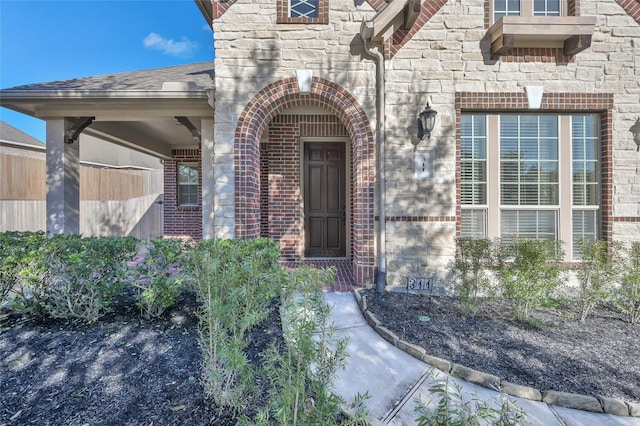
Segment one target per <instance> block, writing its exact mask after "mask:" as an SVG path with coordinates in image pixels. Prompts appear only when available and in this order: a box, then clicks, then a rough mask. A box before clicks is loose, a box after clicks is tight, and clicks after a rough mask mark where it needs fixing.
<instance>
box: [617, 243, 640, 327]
mask: <svg viewBox="0 0 640 426" xmlns="http://www.w3.org/2000/svg"><path fill="white" fill-rule="evenodd" d="M626 254H627V256H626V265H625V269H624V274H623V278H622V285H621V287H620V289H619V290H618V293H617V294H616V297H615V299H614V304H615V306H616V307H617V308H618V309H619V310H620V311H621V312H622V313H624V314H625V315H626V317H627V321H629V322H630V323H631V324H638V323H639V322H640V242H638V241H635V242H633V243H631V246H630V247H629V248H628V250H627V252H626Z"/></svg>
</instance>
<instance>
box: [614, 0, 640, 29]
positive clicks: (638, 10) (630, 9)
mask: <svg viewBox="0 0 640 426" xmlns="http://www.w3.org/2000/svg"><path fill="white" fill-rule="evenodd" d="M616 2H618V4H619V5H620V6H622V8H623V9H624V10H625V11H626V12H627V13H628V14H629V16H631V17H632V18H633V19H634V20H635V21H636V22H637V23H638V24H640V1H638V0H616Z"/></svg>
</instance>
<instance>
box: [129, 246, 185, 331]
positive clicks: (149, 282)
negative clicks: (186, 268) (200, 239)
mask: <svg viewBox="0 0 640 426" xmlns="http://www.w3.org/2000/svg"><path fill="white" fill-rule="evenodd" d="M141 245H142V246H143V247H144V248H146V250H144V251H146V254H145V259H144V262H143V263H142V264H140V265H138V266H137V267H136V268H135V269H134V270H133V274H132V285H133V287H134V288H135V289H136V305H137V306H138V308H140V314H141V315H142V317H143V318H145V319H151V318H160V317H161V316H162V314H163V313H164V312H165V310H166V309H167V308H169V307H170V306H173V305H174V304H175V302H176V300H177V298H178V296H180V293H181V292H182V289H183V288H184V277H183V275H182V274H180V273H179V271H178V270H177V267H178V266H179V265H180V262H181V260H182V258H183V250H184V243H183V241H182V240H179V239H164V238H158V239H155V240H152V241H149V242H145V243H141Z"/></svg>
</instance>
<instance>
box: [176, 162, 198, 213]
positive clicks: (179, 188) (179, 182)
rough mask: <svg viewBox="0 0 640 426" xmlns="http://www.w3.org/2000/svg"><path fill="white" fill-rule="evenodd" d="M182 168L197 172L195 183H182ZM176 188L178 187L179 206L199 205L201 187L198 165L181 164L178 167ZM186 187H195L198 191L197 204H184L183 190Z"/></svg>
mask: <svg viewBox="0 0 640 426" xmlns="http://www.w3.org/2000/svg"><path fill="white" fill-rule="evenodd" d="M181 166H185V167H189V168H190V169H194V170H195V171H196V173H197V174H198V175H197V178H196V181H195V182H191V181H189V182H182V181H180V167H181ZM176 175H177V176H176V186H177V188H176V189H177V191H176V192H177V194H176V195H177V199H178V205H179V206H197V205H198V199H199V197H198V189H199V185H200V167H199V164H198V163H194V162H179V163H178V164H177V166H176ZM185 187H189V188H192V187H195V189H196V202H195V203H192V202H188V203H183V202H182V193H183V190H184V189H183V188H185Z"/></svg>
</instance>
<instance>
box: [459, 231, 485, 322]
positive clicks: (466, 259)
mask: <svg viewBox="0 0 640 426" xmlns="http://www.w3.org/2000/svg"><path fill="white" fill-rule="evenodd" d="M457 245H458V250H457V253H456V257H455V260H454V262H453V267H452V272H453V275H454V285H455V289H456V293H457V295H458V297H459V298H460V300H461V301H462V303H463V304H464V307H465V311H466V313H467V314H469V315H471V316H475V314H476V311H477V309H478V306H479V303H480V301H481V300H486V298H487V297H488V296H490V295H491V294H492V293H493V289H492V288H491V281H490V279H489V276H488V274H487V273H488V270H489V268H490V267H491V264H492V244H491V241H490V240H486V239H473V238H460V239H459V240H458V244H457ZM480 296H482V298H480Z"/></svg>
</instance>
